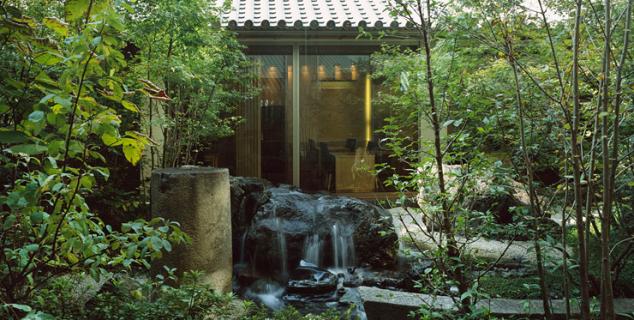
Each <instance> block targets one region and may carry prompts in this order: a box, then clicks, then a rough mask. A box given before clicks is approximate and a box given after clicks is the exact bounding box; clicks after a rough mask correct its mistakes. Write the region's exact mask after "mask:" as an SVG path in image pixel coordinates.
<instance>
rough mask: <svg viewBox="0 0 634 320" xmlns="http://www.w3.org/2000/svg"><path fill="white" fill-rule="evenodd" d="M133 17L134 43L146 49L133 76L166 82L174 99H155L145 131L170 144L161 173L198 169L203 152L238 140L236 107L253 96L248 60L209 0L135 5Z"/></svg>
mask: <svg viewBox="0 0 634 320" xmlns="http://www.w3.org/2000/svg"><path fill="white" fill-rule="evenodd" d="M132 7H133V8H135V9H136V10H135V11H134V13H132V14H130V15H128V19H127V20H126V24H127V25H128V27H129V30H130V35H129V41H130V42H131V43H133V44H134V45H135V46H137V47H138V48H139V49H140V50H139V52H138V53H137V54H136V57H135V60H138V62H139V63H138V64H137V66H136V67H135V68H134V72H136V73H138V74H139V75H140V76H141V77H147V78H148V79H149V80H152V81H155V82H157V83H161V84H163V85H164V86H165V88H166V93H167V95H168V96H169V99H167V100H165V101H163V102H161V103H158V102H157V103H153V102H152V101H150V103H149V105H148V106H147V108H148V110H147V112H148V115H149V118H148V119H147V120H146V123H144V125H145V126H146V127H147V128H148V132H151V133H152V130H155V131H158V129H157V128H154V129H150V127H151V126H158V127H160V128H161V129H160V131H161V133H160V134H159V133H158V132H154V133H152V134H153V136H152V137H153V138H154V137H163V138H164V139H165V141H164V143H163V148H162V150H154V148H153V149H152V152H155V154H156V158H160V159H157V161H156V162H157V164H156V165H158V166H159V167H178V166H180V165H186V164H195V163H196V156H197V154H198V153H200V152H202V151H203V150H202V149H201V148H205V147H209V144H210V142H213V141H215V140H217V139H219V138H224V137H226V136H229V135H231V134H233V128H234V126H235V125H236V124H237V123H238V121H239V119H238V118H237V117H235V116H233V111H234V109H235V107H236V106H237V105H238V103H240V102H241V101H244V100H245V99H248V98H250V97H251V96H252V94H253V92H252V89H251V88H250V87H251V80H253V79H252V78H251V74H250V73H249V72H245V71H246V70H247V68H248V66H249V60H248V59H247V57H246V55H244V53H242V48H243V47H242V45H241V44H240V43H239V42H238V41H237V39H236V38H235V36H234V35H233V34H232V33H231V32H229V31H227V30H225V29H223V28H221V27H220V21H219V20H218V19H219V18H218V17H219V15H220V12H221V10H222V8H218V7H216V6H215V5H214V4H213V2H210V1H205V0H193V1H191V0H187V1H184V0H160V1H147V0H143V1H137V2H136V3H134V4H133V5H132Z"/></svg>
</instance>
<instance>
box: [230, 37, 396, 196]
mask: <svg viewBox="0 0 634 320" xmlns="http://www.w3.org/2000/svg"><path fill="white" fill-rule="evenodd" d="M260 50H264V49H260ZM266 50H270V49H266ZM266 50H265V51H266ZM298 51H299V55H298V58H299V59H298V60H296V61H295V62H296V63H298V70H297V72H296V75H298V79H293V77H294V74H293V54H292V52H288V51H285V52H283V54H280V53H279V52H275V53H273V54H252V55H250V57H251V58H252V59H253V60H254V61H255V62H256V63H255V65H254V67H253V72H254V73H256V78H257V83H256V86H257V87H258V88H259V90H260V94H259V96H258V97H257V98H255V99H252V100H251V101H249V102H247V103H245V104H244V105H242V106H241V107H240V108H239V110H238V114H239V115H240V116H242V117H243V119H244V121H243V122H242V123H241V124H240V125H239V127H238V128H237V129H236V135H235V153H234V154H235V170H234V171H233V172H232V174H234V175H240V176H253V177H262V178H265V179H267V180H269V181H271V182H273V183H286V184H293V181H297V180H299V186H300V187H301V188H302V189H304V190H305V191H330V192H336V193H372V192H383V191H391V190H387V189H386V188H385V187H384V186H383V183H382V178H381V177H380V176H379V177H375V176H374V175H373V174H372V173H370V170H372V169H374V167H375V165H376V164H379V163H385V162H390V161H391V160H392V159H391V158H390V157H389V154H388V151H387V150H384V149H383V148H382V147H381V143H380V141H381V138H382V137H381V136H380V134H378V133H377V132H376V130H377V129H379V128H381V127H382V126H383V125H384V119H385V117H386V114H387V113H388V112H389V110H386V109H385V108H380V107H379V106H377V105H376V103H375V100H376V99H375V95H376V93H377V92H378V89H379V84H378V82H377V81H374V80H373V79H372V78H371V64H370V52H371V51H372V50H371V49H368V48H365V49H364V48H361V49H360V48H359V47H346V48H344V47H341V46H331V47H328V46H316V47H311V48H307V47H302V46H300V47H299V50H298ZM298 51H296V53H297V52H298ZM293 80H295V83H298V84H299V86H298V90H297V92H295V94H297V96H296V99H295V101H294V100H293V88H292V86H293V82H294V81H293ZM294 110H297V111H298V115H296V116H297V118H295V119H293V112H294ZM294 121H295V124H297V125H298V130H296V131H295V135H294V134H293V124H294ZM294 142H295V143H297V144H296V146H298V148H297V151H296V153H295V154H293V145H294V144H293V143H294ZM293 159H298V160H299V161H298V163H299V173H298V174H297V176H296V177H294V176H293ZM294 178H295V179H294ZM297 178H299V179H297Z"/></svg>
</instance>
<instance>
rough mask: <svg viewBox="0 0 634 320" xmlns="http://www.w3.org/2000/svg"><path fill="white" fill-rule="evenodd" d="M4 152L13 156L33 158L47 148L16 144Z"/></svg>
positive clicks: (36, 145) (37, 145)
mask: <svg viewBox="0 0 634 320" xmlns="http://www.w3.org/2000/svg"><path fill="white" fill-rule="evenodd" d="M5 150H6V151H9V152H11V153H13V154H17V153H22V154H26V155H29V156H34V155H38V154H41V153H44V152H46V151H48V147H47V146H42V145H39V144H18V145H15V146H12V147H10V148H7V149H5Z"/></svg>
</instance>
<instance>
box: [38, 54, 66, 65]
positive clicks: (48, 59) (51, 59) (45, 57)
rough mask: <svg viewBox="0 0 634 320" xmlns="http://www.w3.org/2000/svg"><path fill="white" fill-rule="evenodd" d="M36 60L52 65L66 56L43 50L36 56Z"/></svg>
mask: <svg viewBox="0 0 634 320" xmlns="http://www.w3.org/2000/svg"><path fill="white" fill-rule="evenodd" d="M34 60H35V62H37V63H40V64H43V65H47V66H52V65H55V64H57V63H59V62H60V61H62V60H64V57H62V56H60V55H59V54H56V53H52V52H42V53H40V54H38V55H37V56H35V59H34Z"/></svg>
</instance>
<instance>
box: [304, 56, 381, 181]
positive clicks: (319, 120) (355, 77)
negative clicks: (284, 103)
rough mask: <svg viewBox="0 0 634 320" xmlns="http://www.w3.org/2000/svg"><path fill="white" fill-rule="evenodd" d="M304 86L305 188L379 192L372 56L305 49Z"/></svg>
mask: <svg viewBox="0 0 634 320" xmlns="http://www.w3.org/2000/svg"><path fill="white" fill-rule="evenodd" d="M299 90H300V99H299V101H300V184H301V187H302V188H303V189H305V190H328V191H331V192H339V193H341V192H375V191H379V189H380V188H379V186H378V185H379V182H378V181H377V179H376V177H374V176H373V175H372V174H371V173H370V172H369V171H370V170H371V169H373V168H374V165H375V164H376V163H377V161H379V160H380V159H378V158H377V147H378V143H377V138H378V137H377V136H376V135H375V133H374V130H375V122H376V119H375V116H376V114H375V113H376V112H375V110H373V106H372V95H373V92H374V91H375V90H374V84H373V82H372V79H371V77H370V63H369V55H346V54H302V55H301V56H300V88H299Z"/></svg>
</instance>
